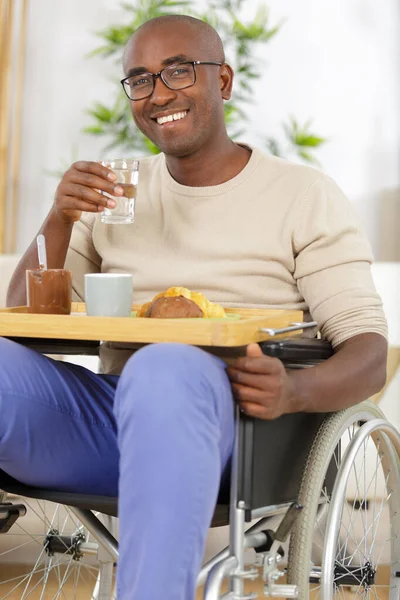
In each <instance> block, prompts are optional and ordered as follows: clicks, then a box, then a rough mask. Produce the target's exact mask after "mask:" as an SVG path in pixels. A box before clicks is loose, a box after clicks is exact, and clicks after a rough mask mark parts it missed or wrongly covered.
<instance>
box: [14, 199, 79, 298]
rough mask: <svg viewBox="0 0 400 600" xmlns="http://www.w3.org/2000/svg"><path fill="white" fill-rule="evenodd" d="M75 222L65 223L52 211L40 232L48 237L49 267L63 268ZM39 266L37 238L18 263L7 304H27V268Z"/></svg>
mask: <svg viewBox="0 0 400 600" xmlns="http://www.w3.org/2000/svg"><path fill="white" fill-rule="evenodd" d="M72 227H73V223H65V222H64V221H63V220H62V219H60V218H59V217H57V215H56V214H55V213H54V212H53V211H50V213H49V215H48V216H47V218H46V220H45V221H44V223H43V225H42V227H41V228H40V231H39V233H42V234H43V235H44V236H45V238H46V248H47V266H48V268H49V269H62V268H63V267H64V263H65V258H66V256H67V251H68V245H69V242H70V239H71V233H72ZM37 268H39V261H38V254H37V247H36V238H35V239H34V240H33V241H32V243H31V245H30V246H29V248H28V250H27V251H26V252H25V254H24V256H23V257H22V259H21V260H20V262H19V263H18V266H17V268H16V270H15V272H14V274H13V276H12V278H11V282H10V285H9V287H8V292H7V306H20V305H23V304H26V282H25V272H26V270H27V269H37Z"/></svg>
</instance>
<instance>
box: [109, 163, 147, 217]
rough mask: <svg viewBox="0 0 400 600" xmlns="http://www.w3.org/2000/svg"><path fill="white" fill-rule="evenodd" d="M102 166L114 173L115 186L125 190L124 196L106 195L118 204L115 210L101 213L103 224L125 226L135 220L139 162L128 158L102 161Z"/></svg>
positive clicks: (110, 209) (111, 209)
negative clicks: (115, 178)
mask: <svg viewBox="0 0 400 600" xmlns="http://www.w3.org/2000/svg"><path fill="white" fill-rule="evenodd" d="M100 162H101V164H102V165H103V166H104V167H107V168H108V169H111V170H112V171H114V173H115V174H116V176H117V180H116V182H115V185H117V184H118V185H120V186H121V187H122V189H123V190H124V195H123V196H111V195H110V194H106V193H105V192H103V193H104V195H105V196H108V197H109V198H112V199H113V200H115V202H116V203H117V205H116V207H115V208H105V209H104V211H103V212H102V213H101V221H102V223H112V224H114V225H115V224H125V223H133V222H134V220H135V200H136V195H137V186H138V182H139V161H138V160H130V159H126V158H114V159H110V160H101V161H100Z"/></svg>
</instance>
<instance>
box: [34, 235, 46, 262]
mask: <svg viewBox="0 0 400 600" xmlns="http://www.w3.org/2000/svg"><path fill="white" fill-rule="evenodd" d="M36 244H37V249H38V257H39V268H40V269H44V270H46V269H47V255H46V240H45V237H44V235H43V234H41V233H40V234H39V235H38V236H37V238H36Z"/></svg>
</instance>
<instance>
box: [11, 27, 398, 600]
mask: <svg viewBox="0 0 400 600" xmlns="http://www.w3.org/2000/svg"><path fill="white" fill-rule="evenodd" d="M124 71H125V77H124V79H123V80H122V84H123V86H124V89H125V91H126V93H127V96H128V97H129V101H130V105H131V110H132V115H133V118H134V121H135V123H136V125H137V127H138V128H139V129H140V130H141V131H142V132H143V133H145V134H146V135H147V136H148V137H149V138H150V139H151V140H152V141H153V142H154V143H155V144H157V146H158V147H159V148H160V149H161V151H162V153H161V154H159V155H158V156H156V157H147V158H144V159H142V160H141V166H140V184H139V192H138V198H137V203H136V213H135V223H134V224H133V225H125V226H117V225H105V224H103V223H101V222H100V219H99V218H98V216H99V213H101V211H103V210H104V206H105V205H106V204H109V205H110V206H113V201H110V200H107V198H106V197H105V196H103V195H101V193H99V190H101V191H104V192H109V193H111V194H114V195H120V194H121V193H122V191H121V190H120V188H118V186H116V185H115V183H114V182H115V176H114V175H113V173H112V172H110V171H109V170H108V169H106V168H105V167H103V166H102V165H100V164H97V163H94V162H78V163H75V164H73V165H72V166H71V168H70V169H69V170H68V171H67V172H66V173H65V175H64V177H63V178H62V180H61V182H60V184H59V186H58V188H57V193H56V197H55V201H54V204H53V207H52V208H51V211H50V213H49V215H48V217H47V219H46V221H45V222H44V224H43V226H42V228H41V233H43V234H44V235H45V236H46V239H47V243H48V256H49V267H52V268H60V267H63V266H64V264H66V265H67V266H68V267H70V268H71V269H72V270H73V280H74V284H73V285H74V290H75V293H76V297H77V299H84V295H83V275H84V273H87V272H100V271H103V272H129V273H133V275H134V293H135V301H136V302H137V303H142V302H147V301H149V300H151V299H152V298H153V297H154V295H155V294H157V293H158V292H160V291H161V290H164V289H166V288H168V287H170V286H176V285H179V286H186V287H189V288H191V289H193V290H199V291H201V292H203V293H204V294H205V295H206V296H207V297H208V298H209V299H210V300H211V301H213V302H219V303H221V304H223V305H225V306H238V305H239V306H249V307H269V308H288V309H300V310H303V311H305V312H306V313H308V314H309V315H310V316H312V317H313V319H315V320H316V321H317V322H318V325H319V328H320V330H321V332H322V335H323V336H324V337H326V338H327V339H328V340H329V341H330V342H331V343H332V345H333V347H334V350H335V353H334V355H333V356H332V357H331V358H330V359H329V360H327V361H326V362H325V363H324V364H321V365H318V366H316V367H314V368H313V369H305V370H304V371H294V372H291V373H287V372H286V371H285V369H284V368H283V365H282V363H281V362H280V361H279V360H277V359H272V358H269V357H267V356H264V355H263V354H262V352H261V350H260V348H259V346H258V345H255V344H253V345H250V346H249V347H248V348H247V353H246V356H243V357H241V358H238V359H237V361H236V363H235V364H234V365H233V366H231V367H229V368H228V369H227V368H226V366H225V364H224V363H223V362H222V361H221V360H220V359H218V358H216V357H215V356H212V355H211V354H209V353H207V352H204V351H203V350H200V349H198V348H194V347H191V346H184V345H179V344H157V345H149V346H147V347H146V348H144V349H141V350H138V351H137V352H135V353H134V354H133V355H132V350H131V349H129V348H115V347H111V346H107V345H105V344H104V345H103V346H102V355H101V358H102V364H103V372H104V373H105V374H104V375H97V374H93V373H91V372H89V371H87V370H86V369H83V368H79V367H75V366H73V365H68V364H67V363H57V362H54V361H52V360H51V359H49V358H47V357H44V356H42V355H40V354H37V353H35V352H33V351H32V350H28V349H26V348H24V347H22V346H19V345H18V344H15V343H13V342H10V341H8V340H0V410H1V420H0V423H1V425H0V434H1V435H0V467H1V468H2V469H4V470H5V471H7V472H8V473H10V474H11V475H13V476H14V477H15V478H17V479H20V480H21V481H23V482H25V483H30V484H33V485H39V486H45V487H49V488H55V489H57V488H60V489H67V490H71V491H75V492H90V493H92V494H93V493H94V494H103V495H111V496H113V495H116V493H117V489H119V498H120V507H119V514H120V531H121V536H120V549H121V559H120V562H119V569H118V598H119V600H127V599H128V598H129V599H131V598H133V599H135V600H136V599H137V600H147V599H156V598H157V599H158V598H163V599H165V600H193V598H194V594H195V582H196V577H197V574H198V571H199V568H200V564H201V559H202V555H203V550H204V544H205V538H206V534H207V529H208V527H209V524H210V520H211V517H212V514H213V510H214V506H215V502H216V499H217V495H218V489H219V486H220V481H221V477H222V476H223V473H224V471H225V469H226V467H227V465H228V463H229V458H230V456H231V452H232V445H233V435H234V421H233V412H234V411H233V406H234V402H235V401H236V402H238V403H239V405H240V407H241V409H242V410H243V411H244V412H246V413H247V414H249V415H254V416H257V417H260V418H263V419H274V418H277V417H279V416H280V415H282V414H285V413H291V412H297V411H323V412H325V411H335V410H338V409H340V408H343V407H346V406H350V405H351V404H355V403H357V402H359V401H361V400H363V399H365V398H367V397H368V396H369V395H371V394H373V393H375V392H377V391H378V390H379V389H380V388H381V387H382V386H383V384H384V381H385V365H386V347H387V344H386V339H385V338H386V322H385V318H384V315H383V312H382V303H381V300H380V298H379V296H378V295H377V294H376V291H375V289H374V285H373V283H372V278H371V269H370V263H371V252H370V248H369V245H368V242H367V241H366V240H365V238H364V236H363V235H362V234H361V233H360V231H359V229H358V225H357V222H356V220H355V218H354V215H353V213H352V210H351V207H350V204H349V202H348V201H347V199H346V198H345V197H344V195H343V193H342V192H341V191H340V190H339V188H338V187H337V186H336V184H335V183H334V182H333V181H332V180H331V179H330V178H328V177H327V176H325V175H324V174H322V173H320V172H319V171H316V170H313V169H311V168H308V167H304V166H300V165H294V164H291V163H288V162H286V161H284V160H280V159H277V158H275V157H271V156H267V155H265V154H263V153H262V152H260V151H259V150H257V149H256V148H252V147H250V146H249V145H247V144H245V143H240V144H238V143H235V142H234V141H232V140H231V139H230V138H229V137H228V134H227V131H226V128H225V123H224V108H223V103H224V101H227V100H229V98H230V95H231V89H232V84H233V72H232V69H231V67H229V65H227V64H226V63H225V56H224V51H223V47H222V43H221V40H220V38H219V36H218V34H217V33H216V31H214V29H212V28H211V27H210V26H209V25H207V24H205V23H203V22H201V21H199V20H197V19H194V18H191V17H186V16H166V17H162V18H158V19H154V20H152V21H149V22H147V23H145V24H144V25H143V26H142V27H140V29H138V30H137V31H136V33H135V34H134V35H133V36H132V38H131V40H130V41H129V43H128V44H127V47H126V51H125V55H124ZM35 266H37V256H36V248H35V243H34V242H33V243H32V245H31V246H30V248H29V249H28V250H27V252H26V254H25V256H24V257H23V259H22V261H21V263H20V265H19V266H18V268H17V270H16V272H15V275H14V277H13V280H12V282H11V285H10V289H9V295H8V302H9V304H10V305H17V304H24V303H25V269H28V268H32V267H35ZM120 374H121V376H119V375H120ZM43 430H45V431H46V435H45V436H43V435H42V432H43ZM27 435H29V437H30V439H31V440H34V444H35V453H34V455H33V456H32V455H28V450H25V448H26V444H24V443H23V440H24V439H25V438H26V436H27ZM55 441H56V442H57V446H58V447H63V448H64V449H65V450H64V452H63V453H62V455H57V454H55V453H54V452H53V451H52V448H53V447H54V443H55Z"/></svg>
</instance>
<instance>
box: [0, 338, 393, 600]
mask: <svg viewBox="0 0 400 600" xmlns="http://www.w3.org/2000/svg"><path fill="white" fill-rule="evenodd" d="M261 346H262V348H263V351H264V352H265V353H266V354H269V355H271V356H275V357H278V358H280V360H282V361H283V363H284V364H285V366H286V368H287V369H299V368H312V367H313V366H315V365H316V364H318V363H320V362H321V361H323V360H325V359H326V358H328V357H329V356H330V355H331V354H332V349H331V347H330V345H329V344H328V343H327V342H325V341H323V340H317V339H308V340H307V339H299V338H288V339H280V340H279V339H277V340H272V341H268V342H263V343H262V344H261ZM37 349H39V350H40V351H42V352H46V348H45V347H40V348H37ZM52 352H54V350H52ZM66 352H68V348H62V350H60V353H66ZM88 352H89V353H96V349H95V348H92V349H91V350H89V351H88ZM399 455H400V436H399V434H398V432H397V430H396V429H395V428H394V426H393V425H392V424H390V423H389V422H387V421H386V420H385V418H384V415H383V413H382V412H381V410H380V409H379V408H378V407H377V406H376V405H374V404H373V403H371V402H369V401H366V402H363V403H360V404H358V405H356V406H352V407H351V408H348V409H344V410H341V411H339V412H335V413H328V414H322V413H316V414H305V413H299V414H292V415H284V416H282V417H280V418H279V419H276V420H275V421H261V420H258V419H254V418H249V417H248V416H246V415H244V414H242V413H240V412H239V411H238V412H237V419H236V441H235V448H234V453H233V457H232V467H231V481H230V489H228V490H224V489H221V491H220V495H219V498H218V503H217V506H216V508H215V513H214V517H213V520H212V523H211V526H212V527H219V526H221V525H227V524H229V546H228V547H227V548H226V549H224V550H222V551H221V552H219V553H218V554H217V555H215V556H214V557H213V558H212V559H210V560H209V561H208V562H207V563H206V564H205V565H204V566H203V568H202V570H201V572H200V574H199V576H198V585H199V586H203V585H204V591H203V592H202V596H201V597H203V598H204V599H205V600H222V599H227V600H228V599H229V600H253V599H256V598H261V597H267V598H298V599H300V600H306V599H308V598H320V599H323V600H328V599H332V598H335V599H336V598H337V599H339V598H357V599H358V598H371V599H372V598H382V599H383V598H384V599H390V600H394V599H399V598H400V529H399V528H400V523H399V519H400V469H399ZM0 490H2V492H0V533H2V534H3V535H1V536H0V565H2V568H1V571H2V574H1V576H0V598H2V599H3V598H10V599H17V598H21V599H22V598H43V599H47V598H64V599H66V600H69V599H72V598H89V599H91V600H110V599H111V598H115V597H116V595H115V567H116V564H117V562H118V542H117V539H118V531H117V529H118V522H117V519H116V517H117V514H118V509H117V498H109V497H99V496H86V495H80V494H73V493H64V492H56V491H53V490H47V489H38V488H33V487H28V486H25V485H23V484H21V483H20V482H18V481H16V480H14V479H13V478H11V477H10V476H8V475H7V474H6V473H4V472H0ZM51 507H53V509H51ZM29 513H30V514H32V515H34V517H35V522H39V521H40V522H41V526H40V527H38V529H37V531H36V532H35V533H30V532H28V531H27V526H26V525H25V523H26V520H27V519H28V515H29ZM154 543H157V540H155V541H154ZM14 551H16V552H19V554H20V555H21V554H22V555H24V556H28V555H29V556H30V558H29V560H28V558H27V559H26V560H25V559H24V561H23V562H30V564H29V565H28V566H27V567H26V569H25V571H24V574H23V575H21V574H20V573H18V575H16V574H15V573H14V571H13V568H12V566H11V565H10V566H8V565H7V563H6V562H5V559H11V560H12V556H13V553H14ZM19 560H20V559H19ZM155 576H156V565H155ZM260 590H261V591H260Z"/></svg>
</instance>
